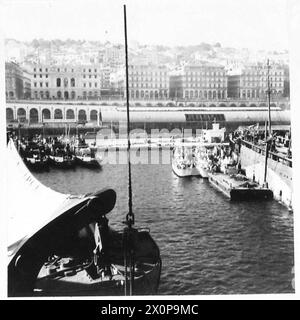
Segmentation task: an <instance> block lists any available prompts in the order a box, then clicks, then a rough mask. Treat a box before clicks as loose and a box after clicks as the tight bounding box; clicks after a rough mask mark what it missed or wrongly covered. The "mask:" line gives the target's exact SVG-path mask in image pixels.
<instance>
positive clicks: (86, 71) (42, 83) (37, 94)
mask: <svg viewBox="0 0 300 320" xmlns="http://www.w3.org/2000/svg"><path fill="white" fill-rule="evenodd" d="M108 88H109V69H108V68H103V67H102V65H99V64H90V65H80V66H79V65H34V66H33V67H32V97H33V98H34V99H52V100H60V99H63V100H69V99H71V100H76V99H84V100H97V99H99V98H100V97H101V96H102V95H105V93H106V92H107V90H108Z"/></svg>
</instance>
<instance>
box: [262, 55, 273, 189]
mask: <svg viewBox="0 0 300 320" xmlns="http://www.w3.org/2000/svg"><path fill="white" fill-rule="evenodd" d="M267 87H268V89H267V95H268V118H269V121H268V122H269V138H268V135H267V122H266V125H265V139H266V150H265V172H264V185H265V186H266V185H267V169H268V156H269V149H270V144H271V143H272V140H270V139H272V131H271V130H272V128H271V89H270V62H269V59H268V62H267Z"/></svg>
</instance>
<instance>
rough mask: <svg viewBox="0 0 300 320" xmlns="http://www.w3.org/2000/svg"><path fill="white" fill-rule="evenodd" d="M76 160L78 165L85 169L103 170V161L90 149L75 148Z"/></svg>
mask: <svg viewBox="0 0 300 320" xmlns="http://www.w3.org/2000/svg"><path fill="white" fill-rule="evenodd" d="M75 158H76V162H77V164H79V165H81V166H83V167H87V168H91V169H92V168H94V169H99V168H101V161H102V159H101V158H100V157H97V154H96V152H95V150H94V149H91V148H89V147H82V148H75Z"/></svg>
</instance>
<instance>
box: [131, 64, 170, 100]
mask: <svg viewBox="0 0 300 320" xmlns="http://www.w3.org/2000/svg"><path fill="white" fill-rule="evenodd" d="M128 78H129V79H128V80H129V94H130V98H131V99H167V98H169V72H168V69H167V67H166V66H155V65H151V64H142V65H140V64H134V65H129V68H128Z"/></svg>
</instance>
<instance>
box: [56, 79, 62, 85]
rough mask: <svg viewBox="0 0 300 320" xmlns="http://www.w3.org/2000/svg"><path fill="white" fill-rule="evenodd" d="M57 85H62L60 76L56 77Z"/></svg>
mask: <svg viewBox="0 0 300 320" xmlns="http://www.w3.org/2000/svg"><path fill="white" fill-rule="evenodd" d="M56 86H57V87H60V86H61V79H60V78H57V79H56Z"/></svg>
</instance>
